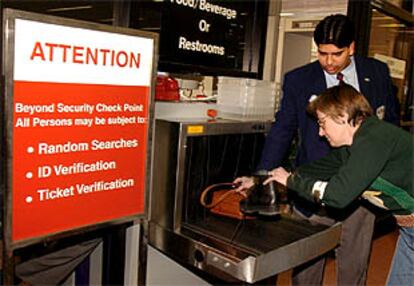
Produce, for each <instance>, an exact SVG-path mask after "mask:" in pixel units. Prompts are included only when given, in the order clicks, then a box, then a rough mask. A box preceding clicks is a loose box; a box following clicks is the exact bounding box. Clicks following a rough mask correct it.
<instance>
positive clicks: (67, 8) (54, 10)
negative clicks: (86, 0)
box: [46, 5, 92, 13]
mask: <svg viewBox="0 0 414 286" xmlns="http://www.w3.org/2000/svg"><path fill="white" fill-rule="evenodd" d="M85 9H92V5H85V6H72V7H61V8H52V9H47V10H46V11H47V12H52V13H53V12H65V11H73V10H85Z"/></svg>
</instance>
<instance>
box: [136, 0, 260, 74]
mask: <svg viewBox="0 0 414 286" xmlns="http://www.w3.org/2000/svg"><path fill="white" fill-rule="evenodd" d="M267 5H268V3H267V1H259V0H256V1H215V0H168V1H164V2H161V3H156V2H151V3H139V2H136V3H133V4H132V7H131V23H130V24H131V27H133V28H139V29H144V30H145V29H147V30H151V31H158V32H159V33H160V59H159V69H160V70H163V71H175V72H178V71H179V72H200V73H207V74H229V75H232V74H233V75H238V74H243V75H246V76H253V77H259V76H260V74H261V65H262V59H263V54H264V37H265V34H266V23H267V22H266V20H267Z"/></svg>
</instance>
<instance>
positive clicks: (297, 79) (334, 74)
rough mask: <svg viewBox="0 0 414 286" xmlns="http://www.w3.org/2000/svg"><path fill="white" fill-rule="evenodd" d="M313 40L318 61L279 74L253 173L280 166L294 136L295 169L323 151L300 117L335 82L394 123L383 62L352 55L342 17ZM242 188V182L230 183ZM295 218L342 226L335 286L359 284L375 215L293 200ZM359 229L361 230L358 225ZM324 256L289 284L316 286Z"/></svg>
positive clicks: (307, 119) (313, 126)
mask: <svg viewBox="0 0 414 286" xmlns="http://www.w3.org/2000/svg"><path fill="white" fill-rule="evenodd" d="M314 41H315V43H316V45H317V46H318V61H315V62H313V63H310V64H307V65H305V66H302V67H299V68H297V69H295V70H293V71H290V72H288V73H287V74H286V75H285V78H284V83H283V95H282V96H283V97H282V101H281V107H280V110H279V111H278V112H277V114H276V121H275V122H274V124H273V125H272V128H271V130H270V132H269V134H268V136H267V138H266V142H265V146H264V150H263V153H262V156H261V161H260V163H259V166H258V168H257V169H259V170H260V169H265V170H272V169H274V168H276V167H279V166H280V165H281V164H282V161H283V159H284V158H285V156H286V153H287V152H288V150H289V148H290V146H291V143H292V140H293V138H294V137H295V136H296V135H298V147H297V156H296V165H297V166H299V165H302V164H305V163H309V162H312V161H314V160H316V159H319V158H321V157H323V156H325V155H326V154H327V153H328V152H329V149H330V147H329V144H328V143H327V141H326V140H324V139H322V138H321V137H320V136H319V135H318V124H317V122H316V121H315V120H314V119H313V118H312V117H311V116H310V115H308V114H307V113H306V106H307V105H308V103H309V101H311V100H312V99H313V98H314V97H316V96H317V95H319V94H320V93H322V91H324V90H325V89H326V88H328V87H331V86H334V85H337V84H339V83H340V81H344V82H346V83H347V84H350V85H352V86H353V87H355V88H356V89H357V90H358V91H360V92H361V93H362V94H364V96H365V97H366V98H367V99H368V101H369V103H370V104H371V106H372V108H373V110H374V111H375V112H376V115H377V116H378V117H379V118H381V119H384V120H387V121H390V122H393V123H396V124H398V122H399V115H398V113H397V112H396V110H398V109H397V108H396V107H397V102H396V101H395V96H392V95H393V94H392V84H391V78H390V76H389V71H388V68H387V66H386V65H385V64H383V63H381V62H379V61H377V60H374V59H370V58H365V57H359V56H356V55H354V53H355V41H354V27H353V24H352V23H351V22H350V20H349V19H348V18H347V17H346V16H344V15H331V16H328V17H326V18H325V19H323V20H322V21H321V22H320V23H319V24H318V25H317V27H316V29H315V32H314ZM235 182H242V187H248V186H249V183H248V179H246V180H243V179H241V178H239V179H236V181H235ZM294 211H295V214H296V215H297V216H298V217H301V218H303V219H306V220H309V221H311V222H317V223H323V224H333V223H335V222H336V221H341V222H342V224H343V227H342V235H341V245H340V246H339V248H338V249H337V252H336V258H337V264H336V265H337V269H336V273H337V282H338V285H364V284H365V280H366V272H367V265H368V260H369V255H370V248H371V239H372V233H373V227H374V221H375V215H374V214H373V213H371V212H370V211H369V210H367V209H366V208H365V207H363V206H361V205H359V203H357V204H356V205H353V206H351V207H349V208H348V209H347V210H346V211H344V212H340V213H339V211H338V210H333V209H330V210H329V209H324V210H323V211H322V212H323V213H324V215H320V213H321V210H320V209H318V207H317V206H316V204H314V205H310V204H309V203H305V202H303V201H300V200H299V198H296V199H295V205H294ZM362 226H363V227H362ZM324 265H325V258H324V257H319V258H316V259H315V260H313V261H310V262H308V263H306V264H304V265H301V266H299V267H297V268H295V269H294V271H293V277H292V278H293V285H322V280H323V270H324Z"/></svg>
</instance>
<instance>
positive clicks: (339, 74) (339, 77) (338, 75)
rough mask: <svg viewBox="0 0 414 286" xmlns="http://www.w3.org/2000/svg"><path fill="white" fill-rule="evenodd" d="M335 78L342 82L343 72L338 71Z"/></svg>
mask: <svg viewBox="0 0 414 286" xmlns="http://www.w3.org/2000/svg"><path fill="white" fill-rule="evenodd" d="M336 79H337V80H339V83H340V84H341V83H344V74H343V73H341V72H339V73H337V74H336Z"/></svg>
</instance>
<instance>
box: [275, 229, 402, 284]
mask: <svg viewBox="0 0 414 286" xmlns="http://www.w3.org/2000/svg"><path fill="white" fill-rule="evenodd" d="M397 237H398V230H394V231H391V232H388V233H387V234H383V235H381V236H378V237H376V238H375V239H374V241H373V245H372V253H371V260H370V264H369V268H368V280H367V286H380V285H385V282H386V280H387V275H388V270H389V268H390V264H391V259H392V256H393V255H394V249H395V243H396V241H397ZM290 275H291V271H286V272H283V273H282V274H280V275H279V277H278V284H277V285H282V286H289V285H292V283H291V279H290ZM323 284H324V285H333V286H334V285H336V278H335V260H334V259H331V258H330V259H328V262H327V265H326V269H325V276H324V283H323Z"/></svg>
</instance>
